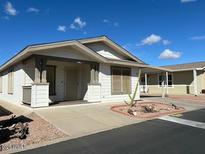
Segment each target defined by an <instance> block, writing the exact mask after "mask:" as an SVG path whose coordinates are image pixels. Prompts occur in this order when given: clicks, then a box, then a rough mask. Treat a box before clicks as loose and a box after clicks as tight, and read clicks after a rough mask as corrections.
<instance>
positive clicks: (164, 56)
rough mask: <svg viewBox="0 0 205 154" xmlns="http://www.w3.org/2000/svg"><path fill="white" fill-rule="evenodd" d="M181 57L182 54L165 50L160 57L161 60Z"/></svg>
mask: <svg viewBox="0 0 205 154" xmlns="http://www.w3.org/2000/svg"><path fill="white" fill-rule="evenodd" d="M180 57H181V52H178V51H171V50H170V49H165V50H164V51H163V52H162V53H161V54H160V56H159V59H178V58H180Z"/></svg>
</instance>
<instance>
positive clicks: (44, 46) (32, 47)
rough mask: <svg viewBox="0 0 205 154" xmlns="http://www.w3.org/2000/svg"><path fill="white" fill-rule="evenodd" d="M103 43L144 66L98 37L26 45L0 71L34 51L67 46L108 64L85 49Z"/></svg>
mask: <svg viewBox="0 0 205 154" xmlns="http://www.w3.org/2000/svg"><path fill="white" fill-rule="evenodd" d="M99 41H103V42H104V43H106V44H107V45H109V46H111V47H112V48H114V49H115V50H117V51H118V52H121V53H122V54H123V55H126V56H128V57H129V58H130V59H133V60H134V61H135V62H137V63H140V64H144V62H143V61H141V60H140V59H138V58H137V57H135V56H134V55H132V54H131V53H129V52H128V51H127V50H125V49H123V48H122V47H121V46H120V45H118V44H116V43H115V42H113V41H111V40H110V39H109V38H108V37H106V36H99V37H93V38H86V39H78V40H67V41H59V42H50V43H42V44H33V45H28V46H26V47H25V48H24V49H22V50H21V51H20V52H19V53H18V54H16V55H15V56H14V57H12V58H11V59H9V60H8V61H6V62H5V63H4V64H3V65H2V66H1V67H0V71H2V70H4V69H6V68H7V67H10V66H11V65H13V64H15V63H17V62H19V61H21V60H23V59H25V58H27V57H29V56H31V55H32V54H35V51H39V50H43V49H51V48H58V47H64V46H69V45H74V46H77V47H78V48H80V49H82V50H83V51H85V52H86V53H88V54H89V56H91V57H92V58H94V59H96V60H98V61H100V62H105V63H107V62H108V59H107V58H105V57H103V56H101V55H100V54H98V53H96V52H95V51H93V50H92V49H90V48H88V47H86V46H85V45H84V44H85V43H92V42H93V43H94V42H99Z"/></svg>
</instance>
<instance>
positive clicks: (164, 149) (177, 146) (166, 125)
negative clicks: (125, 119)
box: [22, 112, 205, 154]
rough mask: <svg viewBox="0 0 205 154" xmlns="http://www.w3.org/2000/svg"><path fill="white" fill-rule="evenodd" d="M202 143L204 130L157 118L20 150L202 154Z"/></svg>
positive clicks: (79, 153)
mask: <svg viewBox="0 0 205 154" xmlns="http://www.w3.org/2000/svg"><path fill="white" fill-rule="evenodd" d="M200 113H201V112H200ZM190 114H193V115H195V113H194V112H191V113H190ZM189 116H191V115H189ZM204 117H205V113H204V114H200V116H198V118H199V119H200V118H201V119H204ZM204 144H205V130H204V129H199V128H193V127H189V126H185V125H180V124H176V123H172V122H167V121H163V120H158V119H157V120H151V121H146V122H143V123H139V124H133V125H129V126H125V127H121V128H117V129H113V130H110V131H106V132H101V133H97V134H94V135H89V136H86V137H81V138H78V139H73V140H68V141H64V142H60V143H57V144H53V145H49V146H45V147H41V148H37V149H33V150H29V151H25V152H22V153H28V154H36V153H49V154H50V153H51V154H52V153H53V154H56V153H58V154H60V153H67V154H205V147H204Z"/></svg>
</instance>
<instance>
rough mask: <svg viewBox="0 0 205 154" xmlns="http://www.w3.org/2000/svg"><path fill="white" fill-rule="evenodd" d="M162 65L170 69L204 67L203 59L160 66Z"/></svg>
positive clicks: (179, 69)
mask: <svg viewBox="0 0 205 154" xmlns="http://www.w3.org/2000/svg"><path fill="white" fill-rule="evenodd" d="M162 67H163V68H167V69H170V70H171V71H181V70H192V69H203V68H204V67H205V61H201V62H194V63H185V64H176V65H167V66H162Z"/></svg>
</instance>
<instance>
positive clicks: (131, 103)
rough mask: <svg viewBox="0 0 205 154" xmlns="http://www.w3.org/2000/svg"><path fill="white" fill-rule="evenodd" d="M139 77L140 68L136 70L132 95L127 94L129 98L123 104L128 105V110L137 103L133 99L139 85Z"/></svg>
mask: <svg viewBox="0 0 205 154" xmlns="http://www.w3.org/2000/svg"><path fill="white" fill-rule="evenodd" d="M140 78H141V69H139V72H138V79H137V83H136V86H135V90H134V93H133V95H131V94H128V96H129V99H130V100H129V101H128V102H127V101H124V102H125V104H127V106H129V109H128V110H130V109H131V108H132V107H133V106H135V104H136V103H137V101H135V97H136V94H137V90H138V87H139V81H140Z"/></svg>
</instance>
